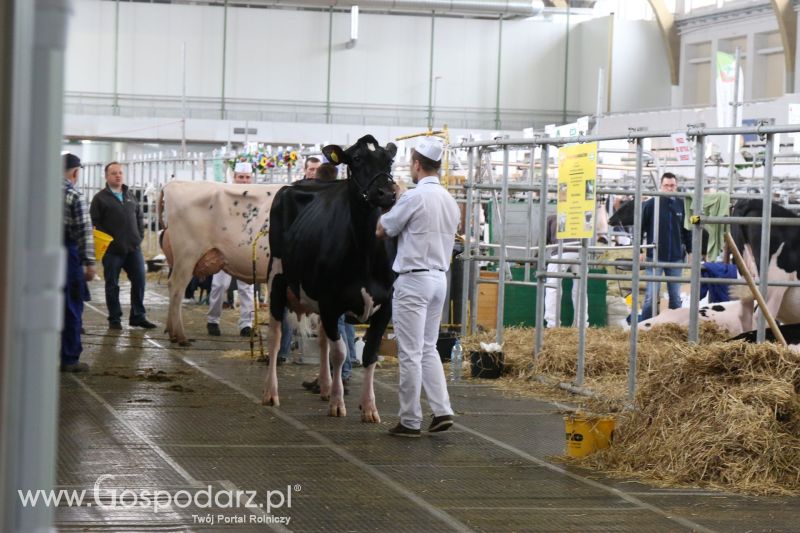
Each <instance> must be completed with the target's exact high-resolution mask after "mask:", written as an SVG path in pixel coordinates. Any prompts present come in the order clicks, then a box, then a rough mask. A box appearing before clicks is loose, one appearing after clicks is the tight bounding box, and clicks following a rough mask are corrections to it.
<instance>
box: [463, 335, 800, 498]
mask: <svg viewBox="0 0 800 533" xmlns="http://www.w3.org/2000/svg"><path fill="white" fill-rule="evenodd" d="M728 336H729V335H728V334H727V333H726V332H725V331H723V330H721V329H719V328H718V327H717V326H716V325H714V324H713V323H702V324H701V339H700V343H699V344H696V345H691V344H688V343H686V329H685V328H681V327H679V326H674V325H663V326H658V327H656V328H653V329H652V330H651V331H648V332H644V333H642V334H641V335H640V337H639V345H638V347H639V350H638V372H637V381H638V384H639V385H638V389H637V395H636V402H635V407H636V408H635V410H633V411H626V412H624V413H623V414H621V415H618V417H617V430H616V432H615V441H614V445H613V446H612V447H611V448H609V449H608V450H605V451H603V452H600V453H597V454H595V455H591V456H588V457H586V458H584V459H581V460H579V461H578V463H579V464H581V465H582V466H588V467H592V468H596V469H598V470H602V471H604V472H606V473H608V474H611V475H616V476H621V477H623V476H624V477H629V478H630V477H634V478H641V479H644V480H647V481H649V482H652V483H656V484H663V485H668V486H675V485H680V486H685V485H690V486H698V485H700V486H710V487H717V488H723V489H725V490H728V491H735V492H745V493H750V494H800V395H799V394H798V393H799V392H800V355H798V354H797V353H795V352H792V351H791V350H789V349H787V348H782V347H778V346H776V345H773V344H763V345H753V344H747V343H744V342H722V341H723V340H724V339H726V338H728ZM504 337H505V339H504V343H503V351H504V352H505V357H506V372H507V375H506V376H504V377H503V378H502V379H500V380H498V381H497V382H496V383H497V386H498V387H500V388H503V389H506V390H511V391H515V392H522V393H524V394H532V395H535V396H539V397H546V398H548V399H554V400H567V401H569V402H570V403H572V404H576V403H577V404H579V405H582V406H584V407H586V408H587V409H589V410H592V411H594V412H597V413H599V412H609V411H619V410H620V408H621V407H622V406H623V405H624V400H625V399H626V389H627V388H626V381H627V371H628V352H629V349H630V337H629V334H628V333H626V332H624V331H621V330H613V329H589V330H587V336H586V365H585V373H586V382H585V384H586V386H587V388H589V389H592V390H593V391H594V392H595V393H596V394H597V395H598V396H599V398H593V399H588V400H587V399H585V398H581V397H577V396H571V397H570V396H568V395H567V393H565V392H564V391H560V390H557V389H556V388H555V387H554V386H553V385H552V384H551V385H543V384H541V383H539V382H538V381H534V380H533V379H532V378H534V377H535V376H540V375H542V374H544V375H547V376H549V379H550V380H551V381H552V382H553V383H557V382H559V381H572V380H573V379H574V376H575V370H576V359H577V345H578V332H577V330H575V329H549V330H546V331H545V333H544V345H543V350H542V352H541V353H540V354H539V357H538V360H537V363H536V365H535V366H534V364H533V355H532V353H533V342H534V331H533V330H532V329H530V328H509V329H507V330H505V335H504ZM494 340H495V339H494V332H485V333H481V334H478V335H475V336H472V337H469V338H466V339H464V340H463V344H464V349H465V351H467V352H468V351H473V350H478V349H479V342H481V341H483V342H493V341H494Z"/></svg>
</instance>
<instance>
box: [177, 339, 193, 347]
mask: <svg viewBox="0 0 800 533" xmlns="http://www.w3.org/2000/svg"><path fill="white" fill-rule="evenodd" d="M191 345H192V341H190V340H188V339H184V340H182V341H178V346H191Z"/></svg>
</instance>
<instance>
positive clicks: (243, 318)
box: [208, 270, 253, 330]
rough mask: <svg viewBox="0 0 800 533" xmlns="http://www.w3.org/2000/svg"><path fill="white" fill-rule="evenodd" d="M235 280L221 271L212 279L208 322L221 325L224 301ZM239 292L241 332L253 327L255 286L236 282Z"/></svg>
mask: <svg viewBox="0 0 800 533" xmlns="http://www.w3.org/2000/svg"><path fill="white" fill-rule="evenodd" d="M232 279H233V278H232V277H231V275H230V274H228V273H227V272H223V271H222V270H220V271H219V272H217V273H216V274H214V277H213V278H211V294H210V295H209V296H208V322H209V323H210V324H219V318H220V316H222V300H224V299H225V291H227V290H228V286H229V285H230V284H231V280H232ZM236 286H237V287H238V290H239V330H241V329H242V328H246V327H252V326H253V286H252V285H248V284H247V283H244V282H242V281H240V280H236Z"/></svg>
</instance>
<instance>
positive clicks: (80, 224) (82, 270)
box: [61, 154, 95, 372]
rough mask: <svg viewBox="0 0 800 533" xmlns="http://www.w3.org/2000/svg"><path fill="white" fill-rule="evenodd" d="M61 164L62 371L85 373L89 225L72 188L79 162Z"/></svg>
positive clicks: (91, 255)
mask: <svg viewBox="0 0 800 533" xmlns="http://www.w3.org/2000/svg"><path fill="white" fill-rule="evenodd" d="M63 161H64V247H65V248H66V249H67V278H66V283H65V284H64V329H62V330H61V371H62V372H86V371H88V370H89V365H87V364H86V363H81V362H80V361H79V359H80V357H81V352H83V345H82V344H81V326H82V325H83V302H84V301H86V300H88V299H89V288H88V287H87V285H86V282H87V281H91V280H92V279H93V278H94V276H95V270H94V242H93V239H92V221H91V220H90V219H89V211H88V210H87V209H86V202H84V200H83V196H82V195H81V193H80V192H79V191H78V189H76V188H75V184H76V183H77V182H78V175H79V174H80V170H81V168H83V166H82V165H81V160H80V159H79V158H78V157H77V156H76V155H73V154H65V155H64V157H63Z"/></svg>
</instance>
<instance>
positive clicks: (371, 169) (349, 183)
mask: <svg viewBox="0 0 800 533" xmlns="http://www.w3.org/2000/svg"><path fill="white" fill-rule="evenodd" d="M322 152H323V154H325V156H326V157H327V158H328V160H329V161H330V162H331V163H333V164H336V165H338V164H346V165H347V168H348V179H346V180H339V181H331V182H314V181H310V182H308V183H300V184H295V185H294V186H291V187H285V188H283V189H281V191H280V192H279V193H278V195H277V196H276V197H275V200H274V202H273V204H272V208H271V211H270V221H271V227H270V232H269V243H270V249H271V251H272V256H271V257H270V262H269V268H268V272H269V273H268V283H269V294H270V313H271V315H272V318H271V320H270V333H271V338H270V343H269V353H270V365H269V372H268V374H267V378H266V383H265V387H264V396H263V399H262V403H264V404H265V405H278V404H279V397H278V377H277V371H276V367H277V365H276V361H277V352H278V346H279V343H280V332H281V327H280V325H281V320H282V318H283V315H284V310H285V309H287V308H288V309H289V310H290V311H294V312H297V313H298V314H299V313H302V312H305V313H308V312H313V313H318V314H319V315H320V319H321V323H322V331H324V334H325V337H327V339H328V343H329V344H330V346H331V357H332V360H333V367H334V376H333V378H331V374H330V370H329V367H328V354H327V349H323V350H321V351H320V356H321V357H320V373H319V384H320V393H321V396H322V397H323V399H324V398H326V397H328V396H329V397H330V400H329V401H330V403H329V414H330V415H331V416H344V415H345V414H346V410H345V404H344V388H343V385H342V375H341V369H342V363H343V362H344V357H346V354H345V345H344V342H343V341H342V340H341V338H340V337H339V332H338V328H337V322H338V319H339V317H340V316H341V315H342V314H345V313H347V315H348V316H350V317H352V318H354V319H355V320H357V321H359V322H368V323H369V328H368V329H367V333H366V337H365V342H366V343H365V346H364V355H363V365H364V367H365V373H364V385H363V388H362V394H361V404H360V407H361V419H362V421H364V422H380V416H379V414H378V409H377V406H376V404H375V393H374V390H373V375H374V372H375V363H376V361H377V358H378V357H377V356H378V346H379V344H380V339H381V336H382V335H383V332H384V330H385V329H386V326H387V325H388V324H389V320H390V319H391V313H392V306H391V298H392V285H393V284H394V279H395V274H394V272H393V271H392V262H393V261H394V256H395V254H396V241H394V240H392V241H379V240H378V239H377V238H376V237H375V227H376V225H377V221H378V218H379V217H380V215H381V214H382V212H383V211H384V210H386V209H389V208H390V207H391V206H392V205H393V204H394V202H395V184H394V181H393V180H392V176H391V168H392V161H393V159H394V155H395V153H396V152H397V147H396V146H395V145H394V144H392V143H389V144H387V145H386V147H385V148H384V147H381V146H380V145H379V144H378V142H377V141H376V140H375V138H373V137H372V136H371V135H368V136H365V137H362V138H361V139H359V140H358V142H356V143H355V144H354V145H353V146H351V147H349V148H348V149H347V150H343V149H342V148H340V147H339V146H335V145H331V146H326V147H325V148H323V150H322Z"/></svg>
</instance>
